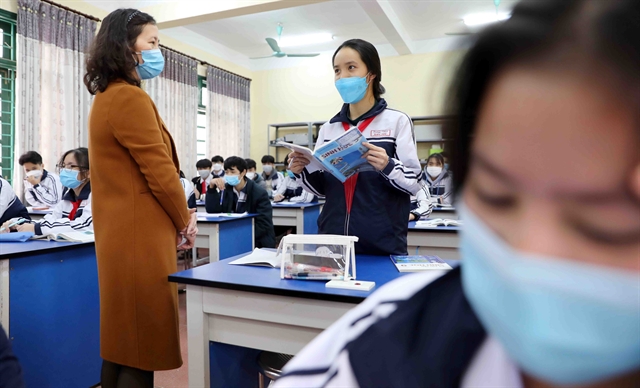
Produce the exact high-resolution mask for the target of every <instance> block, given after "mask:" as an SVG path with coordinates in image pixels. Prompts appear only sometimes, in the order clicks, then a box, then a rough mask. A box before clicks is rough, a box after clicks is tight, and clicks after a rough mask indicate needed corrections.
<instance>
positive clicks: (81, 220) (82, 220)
mask: <svg viewBox="0 0 640 388" xmlns="http://www.w3.org/2000/svg"><path fill="white" fill-rule="evenodd" d="M58 170H59V171H60V181H61V182H62V185H63V186H64V191H63V193H62V199H61V200H60V202H58V204H57V205H56V206H55V207H54V208H53V212H52V213H51V214H47V215H45V216H44V218H43V219H41V220H40V221H37V222H35V223H30V224H22V225H18V226H17V227H15V229H16V230H17V231H19V232H33V233H35V235H36V236H43V235H48V234H52V235H57V234H60V233H65V232H73V231H77V232H82V231H87V230H88V231H92V230H93V217H92V214H91V182H90V178H91V173H90V172H89V150H87V149H86V148H84V147H81V148H76V149H73V150H69V151H67V152H65V153H64V154H63V155H62V157H61V158H60V162H58Z"/></svg>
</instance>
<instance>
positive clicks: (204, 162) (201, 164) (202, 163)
mask: <svg viewBox="0 0 640 388" xmlns="http://www.w3.org/2000/svg"><path fill="white" fill-rule="evenodd" d="M211 167H213V163H211V161H210V160H209V159H200V160H198V161H197V162H196V168H211Z"/></svg>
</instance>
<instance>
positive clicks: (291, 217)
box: [271, 202, 323, 234]
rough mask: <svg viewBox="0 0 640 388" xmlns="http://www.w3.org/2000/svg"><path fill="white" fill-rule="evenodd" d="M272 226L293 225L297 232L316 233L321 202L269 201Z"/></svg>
mask: <svg viewBox="0 0 640 388" xmlns="http://www.w3.org/2000/svg"><path fill="white" fill-rule="evenodd" d="M271 206H272V207H273V225H274V226H295V227H296V233H297V234H317V233H318V216H320V209H321V208H322V206H323V204H322V203H319V202H312V203H291V202H285V203H282V202H280V203H273V202H272V203H271Z"/></svg>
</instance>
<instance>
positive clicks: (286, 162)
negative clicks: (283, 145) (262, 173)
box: [283, 154, 289, 168]
mask: <svg viewBox="0 0 640 388" xmlns="http://www.w3.org/2000/svg"><path fill="white" fill-rule="evenodd" d="M283 162H284V168H289V154H286V155H285V156H284V161H283Z"/></svg>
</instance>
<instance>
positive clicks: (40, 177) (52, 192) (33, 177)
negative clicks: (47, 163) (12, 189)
mask: <svg viewBox="0 0 640 388" xmlns="http://www.w3.org/2000/svg"><path fill="white" fill-rule="evenodd" d="M18 163H20V165H21V166H22V168H24V172H25V174H26V177H25V178H24V183H23V184H24V198H25V200H26V201H27V203H28V204H29V205H31V206H33V207H54V206H56V205H57V204H58V202H60V199H61V198H62V185H61V184H60V177H59V176H58V175H57V174H54V173H52V172H50V171H47V170H45V169H44V163H42V156H40V154H39V153H37V152H36V151H29V152H27V153H25V154H24V155H22V156H20V159H19V160H18Z"/></svg>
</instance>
